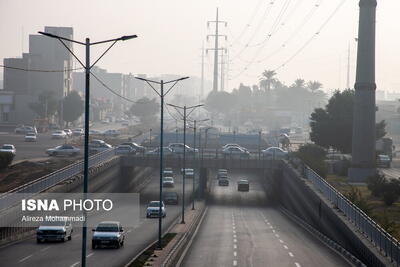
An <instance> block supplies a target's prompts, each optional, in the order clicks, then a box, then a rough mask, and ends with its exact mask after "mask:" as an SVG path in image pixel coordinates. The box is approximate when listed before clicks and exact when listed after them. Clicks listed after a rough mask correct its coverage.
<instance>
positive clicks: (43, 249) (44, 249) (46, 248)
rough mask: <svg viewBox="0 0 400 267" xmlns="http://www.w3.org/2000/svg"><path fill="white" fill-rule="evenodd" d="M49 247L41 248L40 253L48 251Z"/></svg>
mask: <svg viewBox="0 0 400 267" xmlns="http://www.w3.org/2000/svg"><path fill="white" fill-rule="evenodd" d="M49 248H50V247H45V248H42V249H41V250H40V251H46V250H48V249H49Z"/></svg>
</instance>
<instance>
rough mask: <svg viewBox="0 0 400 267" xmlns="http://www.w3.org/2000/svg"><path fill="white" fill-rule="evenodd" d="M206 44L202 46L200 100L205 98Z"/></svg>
mask: <svg viewBox="0 0 400 267" xmlns="http://www.w3.org/2000/svg"><path fill="white" fill-rule="evenodd" d="M204 51H205V49H204V44H203V47H202V48H201V81H200V101H201V100H203V97H204V57H205V55H204Z"/></svg>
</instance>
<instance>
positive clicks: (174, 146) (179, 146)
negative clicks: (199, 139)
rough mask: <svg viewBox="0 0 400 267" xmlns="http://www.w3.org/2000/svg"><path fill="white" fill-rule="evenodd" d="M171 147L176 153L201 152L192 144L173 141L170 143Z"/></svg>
mask: <svg viewBox="0 0 400 267" xmlns="http://www.w3.org/2000/svg"><path fill="white" fill-rule="evenodd" d="M169 148H170V149H171V150H172V152H173V153H175V154H183V151H185V153H188V154H193V153H197V152H199V151H198V149H197V148H191V147H190V146H188V145H184V144H183V143H171V144H169Z"/></svg>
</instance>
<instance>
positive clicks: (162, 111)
mask: <svg viewBox="0 0 400 267" xmlns="http://www.w3.org/2000/svg"><path fill="white" fill-rule="evenodd" d="M135 78H136V79H138V80H142V81H145V82H146V83H147V84H148V85H149V86H150V87H151V88H152V89H153V91H154V92H155V93H156V94H157V95H158V96H159V97H160V98H161V111H160V112H161V114H160V115H161V122H160V149H159V151H160V195H159V199H160V206H159V210H158V249H162V243H161V233H162V229H161V228H162V210H161V209H162V180H163V170H164V166H163V153H164V151H163V150H164V147H163V146H164V97H165V96H166V95H167V94H168V93H169V92H170V91H171V90H172V88H174V86H175V85H176V84H177V83H178V82H179V81H182V80H185V79H188V78H189V77H183V78H179V79H176V80H172V81H167V82H164V81H163V80H161V81H160V82H157V81H153V80H149V79H146V78H140V77H135ZM170 83H172V85H171V87H170V88H169V89H168V90H167V91H166V92H165V93H164V85H165V84H170ZM152 84H159V85H160V92H158V91H157V90H156V89H155V88H154V87H153V85H152Z"/></svg>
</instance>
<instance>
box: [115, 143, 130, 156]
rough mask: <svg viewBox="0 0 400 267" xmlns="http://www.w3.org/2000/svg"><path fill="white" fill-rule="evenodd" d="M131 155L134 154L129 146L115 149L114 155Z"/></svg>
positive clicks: (120, 146)
mask: <svg viewBox="0 0 400 267" xmlns="http://www.w3.org/2000/svg"><path fill="white" fill-rule="evenodd" d="M132 153H135V150H134V149H133V148H132V147H131V146H127V145H119V146H117V148H116V149H115V154H117V155H127V154H132Z"/></svg>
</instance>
